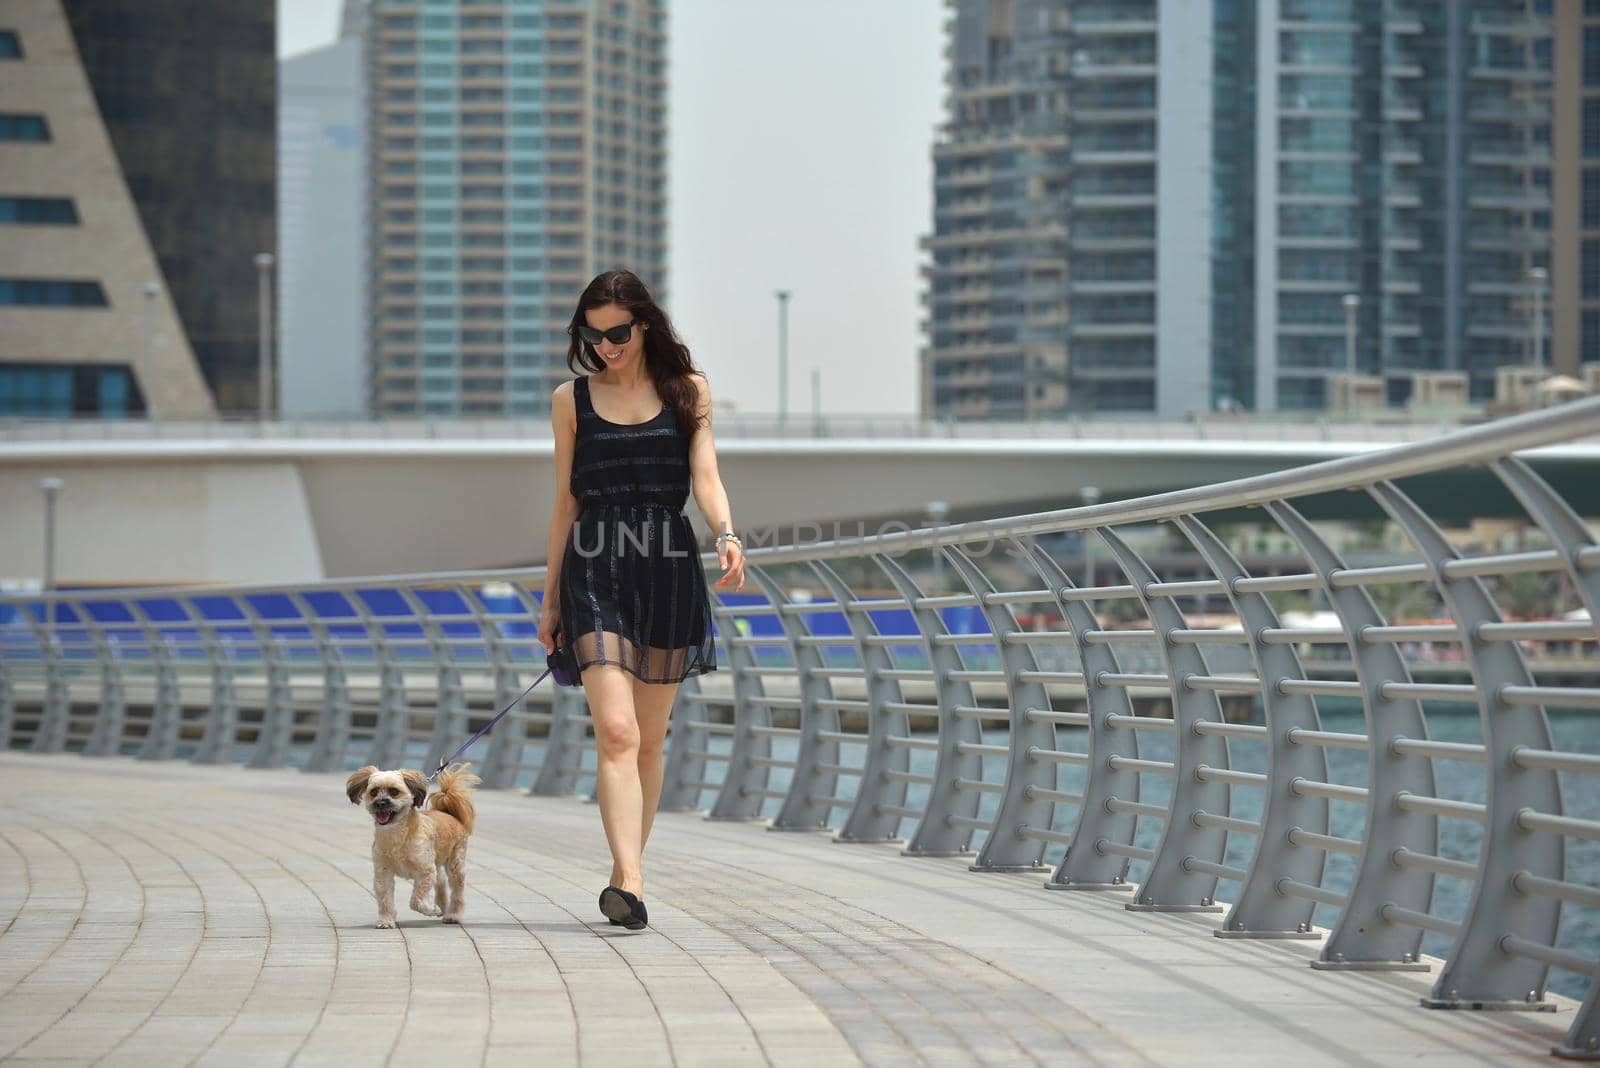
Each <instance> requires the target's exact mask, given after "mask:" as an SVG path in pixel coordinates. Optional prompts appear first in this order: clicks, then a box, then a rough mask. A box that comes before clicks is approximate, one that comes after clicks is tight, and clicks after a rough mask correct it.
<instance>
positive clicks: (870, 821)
mask: <svg viewBox="0 0 1600 1068" xmlns="http://www.w3.org/2000/svg"><path fill="white" fill-rule="evenodd" d="M811 570H813V571H815V572H816V574H817V578H819V579H820V580H822V584H823V585H824V586H826V587H828V592H829V593H831V594H833V599H834V601H835V602H837V603H838V605H839V608H840V611H842V612H843V613H844V618H845V621H846V623H848V624H849V626H850V636H851V637H853V638H854V639H855V641H856V655H857V656H859V657H860V660H861V674H862V676H863V678H864V679H865V681H866V688H867V755H866V759H865V760H864V761H863V762H862V767H861V784H860V786H859V788H858V789H857V791H856V800H855V804H853V805H851V806H850V811H849V813H848V814H846V816H845V820H844V825H843V826H842V827H840V828H839V832H838V834H836V835H835V836H834V840H835V841H838V842H887V841H894V840H898V839H899V837H900V834H899V831H900V819H901V817H900V815H899V813H898V812H888V811H885V806H893V807H894V808H895V809H900V808H903V807H905V802H906V782H905V780H904V779H895V778H892V777H891V776H890V775H889V774H888V773H889V772H901V773H905V772H908V771H910V770H911V751H910V750H908V749H903V748H896V747H894V746H891V745H890V744H889V742H888V739H889V738H891V737H900V738H904V737H906V736H907V735H909V734H910V733H911V721H910V720H909V719H908V718H907V716H906V714H905V713H904V712H894V711H891V710H890V709H889V708H888V707H886V706H888V705H891V704H895V703H898V702H900V701H901V700H903V698H902V695H901V693H900V683H899V681H898V680H896V679H895V678H894V677H893V676H892V675H886V674H885V672H889V671H893V670H894V660H893V658H892V657H891V656H890V655H889V650H888V649H887V648H885V647H884V646H883V645H879V644H874V643H872V642H869V641H868V640H867V639H868V638H872V637H876V636H877V634H878V628H877V626H876V625H874V623H873V621H872V619H871V617H870V616H869V615H868V613H867V612H866V610H864V609H858V608H852V607H851V603H852V602H853V601H854V600H855V593H854V592H853V591H851V589H850V587H849V585H848V584H846V583H845V581H844V580H843V579H842V578H840V577H839V573H838V572H837V571H835V570H834V569H833V568H831V567H829V566H828V565H827V564H825V563H823V562H822V561H821V560H813V561H811Z"/></svg>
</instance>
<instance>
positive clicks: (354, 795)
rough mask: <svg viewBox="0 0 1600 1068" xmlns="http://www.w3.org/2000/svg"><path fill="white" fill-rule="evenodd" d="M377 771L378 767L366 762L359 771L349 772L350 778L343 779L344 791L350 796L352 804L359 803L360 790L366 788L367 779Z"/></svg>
mask: <svg viewBox="0 0 1600 1068" xmlns="http://www.w3.org/2000/svg"><path fill="white" fill-rule="evenodd" d="M377 773H378V769H377V768H375V767H373V766H372V765H371V764H368V765H367V766H366V767H364V768H362V769H361V770H360V771H356V772H353V773H351V775H350V778H348V779H346V780H345V784H344V792H345V795H346V796H347V797H349V798H350V803H351V804H352V805H359V804H361V791H363V790H365V789H366V788H367V780H368V779H370V778H372V777H373V776H374V775H376V774H377Z"/></svg>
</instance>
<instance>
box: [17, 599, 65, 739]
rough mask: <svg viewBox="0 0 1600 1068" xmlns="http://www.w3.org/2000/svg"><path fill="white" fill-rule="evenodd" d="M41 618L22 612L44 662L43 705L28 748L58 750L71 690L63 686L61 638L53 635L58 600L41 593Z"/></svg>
mask: <svg viewBox="0 0 1600 1068" xmlns="http://www.w3.org/2000/svg"><path fill="white" fill-rule="evenodd" d="M39 605H40V608H41V609H43V611H44V617H45V618H44V619H43V620H42V621H41V620H37V619H35V618H34V617H33V613H32V612H25V613H24V615H25V617H26V619H27V620H28V625H29V626H30V627H31V628H32V629H33V634H34V640H35V641H37V642H38V643H39V658H40V660H41V661H42V662H43V664H44V708H43V709H42V710H41V711H40V714H39V725H38V726H36V727H35V728H34V729H33V738H32V739H31V740H30V741H29V743H28V749H29V750H30V751H31V752H35V753H59V752H61V750H62V749H64V748H65V747H66V744H67V715H68V713H69V711H70V710H71V694H70V693H69V691H68V689H67V674H66V671H67V666H66V662H65V661H64V659H63V658H62V656H61V641H60V639H59V638H58V637H57V635H56V627H57V626H58V625H59V622H60V621H59V620H58V619H57V616H59V614H60V611H61V610H60V608H58V607H57V605H58V602H56V601H55V600H54V599H52V598H50V597H45V598H44V599H43V600H41V601H40V602H39Z"/></svg>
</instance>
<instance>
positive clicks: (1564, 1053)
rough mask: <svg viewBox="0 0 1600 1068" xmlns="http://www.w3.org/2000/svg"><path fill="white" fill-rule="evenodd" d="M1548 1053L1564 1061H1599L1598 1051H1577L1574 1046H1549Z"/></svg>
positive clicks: (1599, 1053)
mask: <svg viewBox="0 0 1600 1068" xmlns="http://www.w3.org/2000/svg"><path fill="white" fill-rule="evenodd" d="M1550 1052H1551V1053H1553V1054H1555V1055H1556V1056H1557V1057H1560V1058H1561V1059H1562V1060H1564V1061H1600V1049H1579V1048H1578V1047H1576V1046H1551V1047H1550Z"/></svg>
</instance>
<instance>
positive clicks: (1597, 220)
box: [1547, 0, 1600, 376]
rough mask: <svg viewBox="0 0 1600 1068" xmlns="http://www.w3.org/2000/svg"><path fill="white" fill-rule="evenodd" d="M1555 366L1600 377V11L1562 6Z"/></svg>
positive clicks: (1554, 184) (1564, 0) (1572, 3)
mask: <svg viewBox="0 0 1600 1068" xmlns="http://www.w3.org/2000/svg"><path fill="white" fill-rule="evenodd" d="M1553 65H1554V68H1555V78H1554V80H1555V85H1554V90H1553V94H1554V98H1555V99H1554V103H1553V105H1552V108H1551V112H1552V118H1553V130H1552V136H1551V151H1552V162H1551V182H1550V184H1551V190H1552V200H1553V206H1552V216H1553V225H1552V227H1551V238H1550V245H1551V248H1550V290H1551V292H1550V297H1551V309H1552V319H1553V321H1552V323H1551V342H1552V344H1551V347H1550V351H1549V354H1548V355H1549V359H1548V360H1547V366H1549V367H1552V368H1553V369H1555V370H1557V371H1559V372H1561V373H1562V374H1566V375H1578V374H1580V373H1583V372H1585V371H1587V373H1588V374H1589V375H1591V376H1600V3H1596V2H1595V0H1556V5H1555V56H1554V64H1553Z"/></svg>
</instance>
